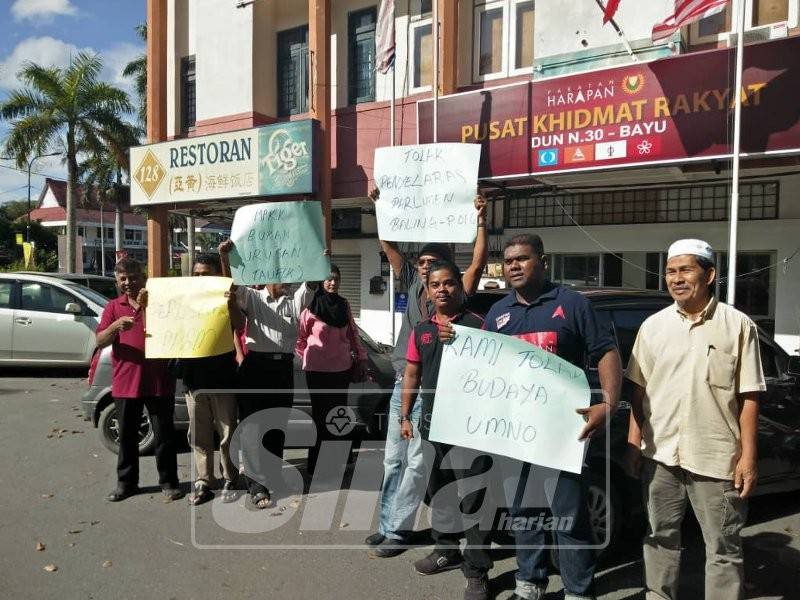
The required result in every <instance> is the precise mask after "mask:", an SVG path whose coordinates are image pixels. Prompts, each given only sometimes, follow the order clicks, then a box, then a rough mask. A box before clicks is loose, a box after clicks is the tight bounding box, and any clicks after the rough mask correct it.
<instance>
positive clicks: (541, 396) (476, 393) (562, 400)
mask: <svg viewBox="0 0 800 600" xmlns="http://www.w3.org/2000/svg"><path fill="white" fill-rule="evenodd" d="M453 327H454V329H455V331H456V337H455V339H454V340H453V341H452V343H450V344H448V345H446V346H445V347H444V351H443V353H442V364H441V366H440V368H439V380H438V382H437V384H436V396H435V400H434V404H433V415H432V417H431V428H430V439H431V440H433V441H436V442H442V443H445V444H451V445H454V446H463V447H465V448H472V449H474V450H480V451H485V452H491V453H494V454H501V455H504V456H509V457H511V458H515V459H517V460H521V461H523V462H528V463H532V464H535V465H541V466H543V467H549V468H552V469H559V470H561V471H569V472H571V473H580V471H581V463H582V462H583V449H584V442H579V441H578V436H579V435H580V432H581V430H582V429H583V425H584V421H583V419H582V418H581V416H580V415H579V414H578V413H576V412H575V409H578V408H585V407H587V406H588V405H589V399H590V394H591V392H590V389H589V383H588V381H587V380H586V374H585V373H584V372H583V370H582V369H580V368H579V367H576V366H575V365H573V364H571V363H569V362H567V361H565V360H564V359H562V358H560V357H558V356H556V355H555V354H553V353H551V352H548V351H547V350H542V349H541V348H539V347H538V346H534V345H533V344H529V343H528V342H525V341H523V340H519V339H517V338H514V337H510V336H507V335H502V334H499V333H492V332H488V331H481V330H480V329H472V328H469V327H462V326H460V325H453Z"/></svg>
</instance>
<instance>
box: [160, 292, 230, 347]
mask: <svg viewBox="0 0 800 600" xmlns="http://www.w3.org/2000/svg"><path fill="white" fill-rule="evenodd" d="M231 283H233V281H232V280H231V279H229V278H228V277H180V278H178V277H151V278H150V279H148V280H147V297H148V300H147V310H146V313H145V323H146V328H147V335H146V337H145V342H144V354H145V356H146V357H147V358H200V357H203V356H217V355H218V354H224V353H225V352H230V351H231V350H233V335H232V333H231V321H230V317H229V316H228V306H227V298H225V292H226V291H227V290H228V289H230V287H231Z"/></svg>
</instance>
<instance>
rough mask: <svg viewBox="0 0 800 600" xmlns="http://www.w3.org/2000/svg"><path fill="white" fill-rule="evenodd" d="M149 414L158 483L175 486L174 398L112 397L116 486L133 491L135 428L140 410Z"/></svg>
mask: <svg viewBox="0 0 800 600" xmlns="http://www.w3.org/2000/svg"><path fill="white" fill-rule="evenodd" d="M145 407H147V413H148V414H149V415H150V425H151V426H152V428H153V435H154V436H155V442H156V446H155V455H156V468H157V469H158V483H159V484H160V485H161V486H162V487H164V486H167V485H169V486H172V487H177V486H178V459H177V456H176V454H175V424H174V419H175V398H174V397H169V398H115V399H114V408H116V410H117V427H118V428H119V454H118V455H117V481H118V485H119V487H123V488H128V489H130V488H133V487H135V486H137V485H138V484H139V426H140V424H141V422H142V414H143V411H144V408H145Z"/></svg>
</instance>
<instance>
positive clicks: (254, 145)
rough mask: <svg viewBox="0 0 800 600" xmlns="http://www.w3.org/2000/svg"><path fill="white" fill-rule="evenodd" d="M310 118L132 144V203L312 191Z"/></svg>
mask: <svg viewBox="0 0 800 600" xmlns="http://www.w3.org/2000/svg"><path fill="white" fill-rule="evenodd" d="M315 130H316V122H315V121H312V120H305V121H294V122H291V123H278V124H275V125H268V126H266V127H258V128H255V129H244V130H241V131H230V132H227V133H219V134H215V135H207V136H202V137H193V138H186V139H181V140H174V141H171V142H164V143H162V144H151V145H149V146H139V147H137V148H131V156H130V159H131V166H132V168H133V173H132V177H131V180H132V181H131V204H133V205H148V204H172V203H178V202H199V201H203V200H219V199H224V198H241V197H251V196H277V195H283V194H311V193H313V192H314V190H315V182H316V171H315V166H314V154H313V145H314V131H315Z"/></svg>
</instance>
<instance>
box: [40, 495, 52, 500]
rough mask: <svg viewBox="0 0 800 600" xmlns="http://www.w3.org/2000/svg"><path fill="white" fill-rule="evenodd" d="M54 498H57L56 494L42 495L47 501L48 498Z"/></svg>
mask: <svg viewBox="0 0 800 600" xmlns="http://www.w3.org/2000/svg"><path fill="white" fill-rule="evenodd" d="M53 496H55V494H42V498H44V499H45V500H47V499H48V498H52V497H53Z"/></svg>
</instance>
